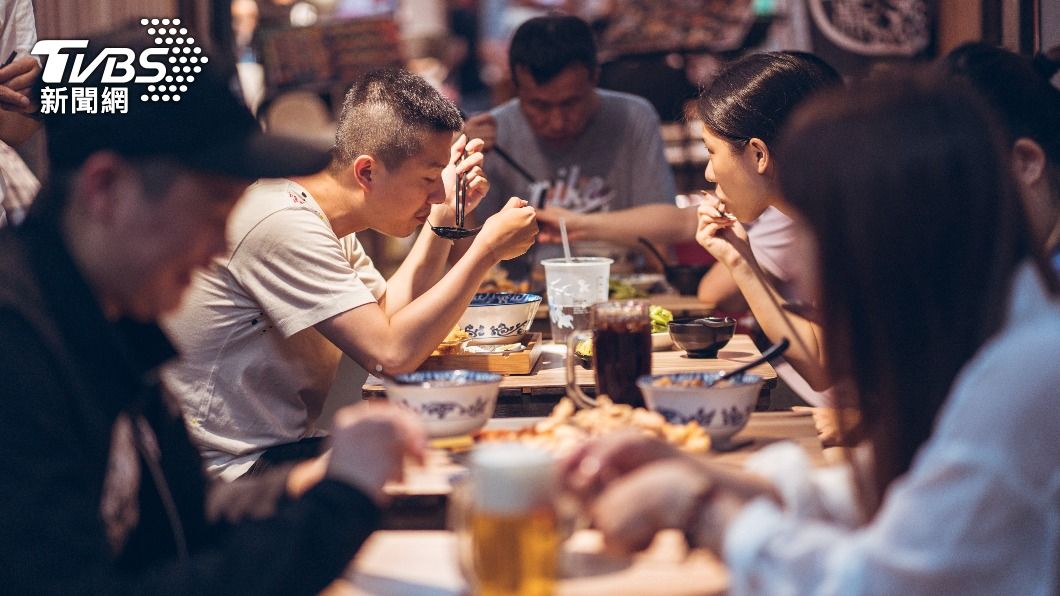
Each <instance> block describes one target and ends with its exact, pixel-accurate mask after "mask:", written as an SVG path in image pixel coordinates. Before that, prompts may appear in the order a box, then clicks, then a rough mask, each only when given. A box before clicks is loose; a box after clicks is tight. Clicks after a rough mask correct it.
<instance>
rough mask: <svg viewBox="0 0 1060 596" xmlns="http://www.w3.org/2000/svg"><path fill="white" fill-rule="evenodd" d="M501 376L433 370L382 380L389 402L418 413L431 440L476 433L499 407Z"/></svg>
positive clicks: (477, 372) (465, 371)
mask: <svg viewBox="0 0 1060 596" xmlns="http://www.w3.org/2000/svg"><path fill="white" fill-rule="evenodd" d="M501 378H502V377H501V375H498V374H496V373H489V372H481V371H474V370H431V371H416V372H412V373H406V374H402V375H396V376H395V377H394V378H393V379H383V385H384V386H386V394H387V397H388V398H389V399H390V401H391V402H392V403H394V404H397V405H398V406H401V407H403V408H408V409H409V410H412V411H413V412H415V413H416V414H417V415H418V416H419V417H420V420H421V421H422V422H423V425H424V427H425V428H426V429H427V434H428V435H429V436H431V437H452V436H456V435H463V434H467V433H471V432H474V431H476V430H478V429H480V428H482V427H483V426H485V424H486V422H487V421H489V419H490V416H492V415H493V409H494V408H495V407H496V406H497V390H498V388H499V387H500V384H501Z"/></svg>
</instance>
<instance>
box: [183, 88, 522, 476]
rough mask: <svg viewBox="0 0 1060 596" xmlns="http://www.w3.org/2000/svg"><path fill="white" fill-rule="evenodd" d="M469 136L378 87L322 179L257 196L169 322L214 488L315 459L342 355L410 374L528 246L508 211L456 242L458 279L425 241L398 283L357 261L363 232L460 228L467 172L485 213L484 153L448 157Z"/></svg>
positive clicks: (351, 103) (361, 100)
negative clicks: (485, 284)
mask: <svg viewBox="0 0 1060 596" xmlns="http://www.w3.org/2000/svg"><path fill="white" fill-rule="evenodd" d="M462 124H463V121H462V120H461V118H460V114H459V112H457V109H456V107H455V106H454V105H453V104H452V102H450V101H448V100H446V99H445V98H443V97H442V96H441V95H439V93H438V92H437V91H436V90H435V89H434V88H432V87H431V86H430V85H429V84H428V83H427V82H426V81H425V80H423V79H422V78H420V77H417V76H415V75H413V74H410V73H408V72H405V71H401V70H396V69H387V70H380V71H375V72H372V73H368V74H366V75H365V76H363V77H362V78H361V79H360V80H359V81H357V82H356V83H355V84H354V85H353V86H352V87H351V88H350V91H349V92H348V93H347V94H346V98H345V100H344V101H343V105H342V109H341V111H340V114H339V124H338V132H337V134H336V140H335V148H334V149H333V151H332V161H331V163H330V165H329V166H328V168H327V169H326V170H324V171H322V172H320V173H318V174H313V175H310V176H302V177H293V178H284V179H275V180H262V181H259V182H258V183H257V184H255V185H253V186H252V187H250V189H249V191H248V192H247V195H246V197H245V198H244V200H243V202H242V203H241V204H240V205H239V207H237V208H236V210H235V212H234V213H233V216H232V219H231V221H230V223H229V228H228V235H229V242H230V245H229V250H228V251H227V252H226V253H225V254H224V255H222V256H221V257H220V258H218V259H216V260H215V261H214V262H213V263H211V265H210V267H209V268H208V269H207V270H205V271H203V272H201V273H199V274H198V275H197V276H196V277H195V279H194V280H193V282H192V287H191V290H190V291H189V292H188V297H187V300H186V301H185V303H184V305H183V306H182V307H181V308H180V310H178V311H177V312H175V313H174V314H173V315H172V316H171V317H169V318H167V319H166V321H165V326H166V329H167V330H168V331H169V332H170V333H171V334H172V335H173V338H174V342H175V343H176V344H177V346H178V347H179V348H180V349H181V351H182V353H183V355H184V357H183V358H182V359H181V361H179V362H178V363H176V364H175V365H174V366H173V367H171V368H170V369H169V370H167V372H166V378H167V380H169V382H170V383H171V384H172V386H173V389H174V392H175V393H176V394H177V395H178V396H179V397H180V398H181V400H182V402H183V405H184V411H185V414H186V415H187V417H188V420H189V421H190V423H191V435H192V437H193V439H194V440H195V442H196V443H197V444H198V446H199V447H200V448H201V449H202V450H203V452H204V454H205V456H206V459H207V463H208V469H209V470H210V471H211V472H212V473H217V474H220V475H221V476H222V477H223V478H225V479H234V478H236V477H239V476H241V475H243V474H247V473H250V474H257V473H260V472H261V471H263V470H266V469H268V468H269V467H270V466H273V465H276V464H278V463H282V462H287V461H294V460H302V459H308V458H311V457H314V456H316V455H317V454H318V453H319V452H320V451H321V446H322V444H323V440H324V438H323V436H322V433H321V432H320V430H319V429H316V428H315V427H314V422H315V421H316V419H317V417H318V416H319V415H320V412H321V409H322V407H323V404H324V400H325V398H326V397H327V395H328V393H329V391H330V389H331V386H332V383H333V382H334V380H335V375H336V373H337V371H338V366H339V360H340V357H341V355H342V354H343V353H345V354H347V355H348V356H349V357H350V358H352V359H353V360H354V361H355V362H357V363H358V364H360V365H361V366H362V367H364V368H365V370H368V371H380V370H381V371H383V372H385V373H387V374H396V373H400V372H407V371H411V370H414V369H416V367H418V366H419V365H420V364H421V363H422V362H423V361H424V360H425V359H426V358H427V357H428V356H430V354H431V352H432V351H433V350H434V349H435V348H436V347H437V346H438V344H439V343H441V341H442V340H443V339H445V337H446V336H447V334H448V333H449V332H450V331H451V330H452V329H453V327H454V326H455V325H456V323H457V322H458V321H459V319H460V316H461V315H462V314H463V313H464V311H465V310H466V308H467V305H468V304H469V303H470V302H471V298H472V297H473V296H474V294H475V292H476V291H477V290H478V287H479V284H480V283H481V282H482V279H483V277H484V276H485V275H486V273H487V271H488V270H489V269H490V268H491V267H493V266H494V265H496V264H497V263H498V262H500V261H502V260H504V259H509V258H513V257H516V256H518V255H521V254H523V253H524V252H526V250H527V248H528V247H529V246H530V245H531V244H532V243H533V241H534V236H535V234H536V233H537V225H536V224H535V220H534V209H533V208H531V207H528V206H527V205H526V202H525V201H522V200H520V199H516V198H513V199H511V200H509V201H508V204H507V205H506V206H505V208H504V209H502V210H501V211H500V212H498V213H497V214H495V215H493V216H492V217H490V218H489V219H488V220H486V222H485V224H484V225H483V227H482V230H481V231H480V232H479V233H478V235H476V236H475V237H474V238H473V239H469V240H462V241H460V242H463V243H464V244H466V245H467V248H466V250H465V252H464V254H463V256H462V257H461V258H460V259H459V260H458V261H457V262H456V263H455V264H454V265H453V267H452V268H451V269H449V271H448V272H446V261H447V259H448V257H449V251H450V249H451V247H452V246H453V241H451V240H446V239H443V238H440V237H439V236H437V235H436V234H434V233H433V232H432V231H431V230H430V229H429V227H428V226H424V227H423V230H422V232H421V233H420V235H419V237H418V238H417V240H416V243H415V244H414V245H413V247H412V251H411V252H410V253H409V255H408V256H407V257H406V259H405V261H404V262H403V263H402V264H401V267H400V268H398V270H397V272H396V273H394V275H393V276H392V277H391V278H390V279H389V280H385V279H384V278H383V276H382V274H380V273H379V271H377V270H376V269H375V267H374V266H373V264H372V260H371V259H370V258H369V257H368V256H367V255H366V254H365V253H364V251H363V249H362V248H361V245H360V243H359V242H358V241H357V239H356V236H355V233H356V232H359V231H361V230H365V229H369V228H371V229H373V230H376V231H378V232H380V233H383V234H387V235H389V236H399V237H404V236H408V235H410V234H412V233H413V232H414V231H415V230H416V229H417V227H419V226H422V225H423V224H424V223H426V222H430V223H431V224H433V225H435V226H453V225H455V192H454V189H455V186H456V177H457V173H458V172H459V173H465V174H466V176H467V180H468V186H469V190H468V206H467V207H468V209H469V210H471V209H474V208H475V205H476V203H477V202H478V201H479V200H481V198H482V196H483V195H484V194H485V193H486V190H487V189H488V187H489V184H488V182H487V181H486V179H485V178H483V177H482V169H481V167H479V164H480V163H481V160H482V155H481V153H479V148H480V147H481V146H482V142H481V141H478V140H472V141H471V142H466V141H465V138H464V137H462V136H461V137H460V138H459V139H457V141H456V142H455V143H453V135H454V134H456V133H458V132H459V130H460V127H461V125H462ZM451 143H452V145H451ZM465 151H466V152H467V153H468V155H469V156H468V157H467V158H466V159H461V157H460V156H461V153H463V152H465ZM443 274H444V275H443Z"/></svg>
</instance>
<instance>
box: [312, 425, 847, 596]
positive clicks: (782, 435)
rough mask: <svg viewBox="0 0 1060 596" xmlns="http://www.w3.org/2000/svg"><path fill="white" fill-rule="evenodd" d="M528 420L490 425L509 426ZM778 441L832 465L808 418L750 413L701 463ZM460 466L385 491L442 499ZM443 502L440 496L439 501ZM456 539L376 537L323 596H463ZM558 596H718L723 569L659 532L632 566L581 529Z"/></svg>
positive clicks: (564, 562) (449, 464)
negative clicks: (727, 446) (727, 445)
mask: <svg viewBox="0 0 1060 596" xmlns="http://www.w3.org/2000/svg"><path fill="white" fill-rule="evenodd" d="M529 422H531V421H530V420H526V421H520V420H517V419H509V420H493V421H491V422H490V424H491V425H503V426H512V425H518V424H520V423H523V424H525V423H529ZM781 440H788V441H793V442H795V443H796V444H797V445H799V446H800V447H801V448H802V449H803V450H804V451H805V452H806V453H807V455H808V456H809V458H810V460H811V461H812V462H813V463H814V464H815V465H823V464H825V463H827V462H828V461H829V460H830V459H831V458H830V457H828V456H827V455H826V453H825V452H824V451H823V450H822V449H821V444H820V441H818V440H817V436H816V431H815V429H814V425H813V419H812V417H811V416H809V415H808V414H805V413H795V412H756V413H754V414H752V415H751V418H750V420H749V421H748V424H747V427H745V428H744V429H743V430H742V431H740V433H739V434H737V435H736V437H735V440H734V443H735V444H738V445H742V446H741V447H740V448H738V449H735V450H732V451H726V452H723V453H718V452H710V453H709V454H706V455H704V456H703V457H705V458H708V459H710V460H712V461H715V462H718V463H722V464H728V465H733V466H740V465H742V464H743V463H744V461H745V460H746V459H747V458H748V457H749V456H751V455H752V454H754V453H755V452H757V451H759V450H760V449H762V448H763V447H765V446H767V445H770V444H772V443H775V442H777V441H781ZM463 471H464V468H463V466H462V465H461V464H460V463H458V461H454V460H453V459H451V458H448V457H447V456H446V455H445V454H444V453H440V450H431V454H430V455H429V457H428V460H427V464H426V465H425V466H414V467H411V468H409V469H407V472H406V478H405V481H404V482H403V483H399V484H391V485H388V486H387V489H386V490H387V492H388V493H389V494H390V495H391V496H392V497H393V498H395V500H396V501H398V502H400V501H401V500H402V499H403V498H408V497H414V496H416V495H423V494H436V495H438V494H439V493H445V492H447V491H448V490H449V486H450V484H451V481H452V479H453V478H454V477H457V476H459V475H460V474H461V473H462V472H463ZM439 496H441V497H442V498H444V494H441V495H439ZM455 549H456V544H455V535H454V534H453V533H452V532H449V531H446V530H444V529H435V530H383V531H380V532H377V533H376V534H375V535H373V536H372V538H371V539H370V540H369V541H368V542H367V543H366V544H365V545H364V547H363V548H362V549H361V551H360V553H359V554H358V555H357V557H356V558H355V559H354V561H353V562H352V563H351V565H350V567H349V569H348V570H347V572H346V573H345V575H344V577H343V578H342V579H341V580H338V581H336V582H334V583H333V584H332V585H331V586H330V587H329V588H328V590H327V591H326V592H325V594H326V595H327V596H354V595H364V594H407V595H410V596H418V595H423V596H442V595H448V594H464V593H466V591H467V583H466V582H465V580H464V578H463V576H462V575H461V573H460V568H459V565H458V563H457V556H456V550H455ZM560 560H561V572H560V573H561V579H560V581H559V583H558V585H557V591H556V593H557V594H561V595H563V594H566V595H572V596H573V595H579V596H581V595H597V594H599V595H605V594H606V595H614V594H630V595H633V594H637V595H640V594H663V595H686V594H723V593H725V591H726V588H727V585H728V576H727V573H726V570H725V566H724V565H723V564H722V562H721V561H719V560H718V559H717V558H716V557H714V556H713V555H712V554H710V553H708V552H705V551H701V550H692V551H690V550H689V549H688V548H687V546H686V544H685V542H684V539H683V537H682V536H681V534H680V533H678V532H676V531H664V532H660V533H659V535H658V536H656V539H655V542H654V543H653V544H652V546H651V547H650V548H649V549H648V550H646V551H645V552H643V553H640V554H638V555H636V556H634V557H631V558H625V557H617V556H614V555H610V554H608V553H606V552H605V551H604V548H603V541H602V538H601V536H600V534H599V533H598V532H596V531H594V530H589V529H583V530H579V531H577V532H575V534H574V535H573V536H572V537H571V538H570V539H569V540H568V541H567V542H566V543H565V544H564V547H563V551H562V553H561V558H560Z"/></svg>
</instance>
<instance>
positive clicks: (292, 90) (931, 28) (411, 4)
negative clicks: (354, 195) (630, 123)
mask: <svg viewBox="0 0 1060 596" xmlns="http://www.w3.org/2000/svg"><path fill="white" fill-rule="evenodd" d="M874 5H875V6H874ZM34 6H35V10H36V16H37V27H38V37H39V38H40V39H57V38H79V37H84V36H86V35H89V34H91V33H93V32H97V31H101V30H105V29H107V28H109V27H112V26H114V25H115V24H117V23H122V22H125V21H128V20H131V19H139V18H141V17H144V16H159V17H164V16H179V17H180V18H182V19H183V20H184V22H185V23H188V24H189V25H191V26H192V27H194V28H195V29H196V30H198V31H200V39H201V40H202V42H203V43H204V44H206V45H209V46H211V47H212V48H213V49H214V50H215V51H218V52H227V53H230V55H232V56H234V57H235V63H236V72H235V73H233V76H234V77H236V78H238V80H239V82H240V84H241V86H242V88H243V92H244V96H245V97H246V99H247V101H248V104H249V105H250V107H251V108H252V109H254V110H255V111H256V112H257V114H258V117H259V119H260V120H261V122H262V123H263V125H264V126H266V127H268V128H270V129H273V130H276V131H280V132H286V133H288V134H294V135H299V136H304V137H306V138H309V139H311V140H314V141H316V142H319V143H321V144H324V145H327V146H330V144H331V140H332V139H333V135H334V115H335V114H334V109H335V108H336V107H337V105H338V104H339V103H340V102H341V98H342V95H343V93H344V92H345V90H346V88H347V87H348V85H349V83H350V81H352V80H353V79H354V78H356V77H357V76H358V75H359V74H360V73H362V72H364V71H365V70H367V69H370V68H373V67H377V66H380V65H389V64H403V65H405V66H407V67H408V68H409V69H410V70H413V71H414V72H417V73H419V74H421V75H423V76H424V77H425V78H427V79H428V80H429V81H431V82H432V83H433V84H435V85H436V86H437V87H439V88H440V89H441V90H442V91H443V93H445V94H446V95H447V96H449V97H451V98H452V99H453V100H454V101H456V102H457V103H458V105H460V107H461V108H462V109H463V110H464V111H465V112H466V113H468V114H474V113H477V112H480V111H483V110H487V109H489V108H490V107H491V106H493V105H496V104H498V103H500V102H502V101H504V100H506V99H508V98H509V97H511V95H512V93H513V91H512V88H511V84H510V81H509V78H508V73H507V57H506V45H507V39H508V37H509V36H510V35H511V33H512V32H513V31H514V29H515V28H516V27H517V26H518V24H519V23H521V22H522V21H524V20H526V19H527V18H530V17H531V16H534V15H537V14H543V13H545V12H547V11H549V10H553V9H562V10H565V11H568V12H572V13H575V14H578V15H580V16H583V17H584V18H586V19H587V20H589V21H590V22H591V23H592V24H593V27H594V29H595V30H596V31H597V33H598V36H599V43H600V51H601V59H602V60H601V61H602V74H601V86H603V87H607V88H612V89H617V90H622V91H627V92H630V93H634V94H638V95H642V96H644V97H646V98H647V99H648V100H649V101H651V102H652V103H653V104H654V105H655V107H656V110H657V111H658V112H659V113H660V116H661V117H662V120H663V124H662V127H663V130H662V132H663V138H664V140H665V141H666V144H667V147H666V155H667V159H668V161H669V162H670V164H671V166H672V168H673V170H674V173H675V177H676V180H677V183H678V190H679V192H695V191H696V190H698V189H699V188H700V187H701V186H700V185H701V183H702V171H703V168H704V167H705V163H706V154H705V151H704V150H703V149H702V143H701V141H700V140H699V135H698V133H697V132H696V129H695V123H694V122H688V121H686V119H685V118H684V115H683V105H684V102H685V101H687V100H688V99H691V98H692V97H694V96H695V94H696V90H697V88H698V86H700V85H702V84H703V83H705V82H707V81H709V79H710V77H711V76H712V74H713V73H714V72H716V71H717V70H718V69H719V67H720V65H722V64H724V63H725V62H726V61H728V60H732V59H734V58H736V57H739V56H741V55H743V54H744V53H747V52H753V51H764V50H773V49H799V50H807V51H813V52H815V53H818V54H819V55H821V56H822V57H824V58H825V59H826V60H828V61H829V62H830V63H832V64H833V65H835V66H836V67H837V68H838V69H839V70H840V71H841V72H842V73H843V74H844V75H845V76H851V77H856V76H861V75H864V74H866V73H868V72H871V70H872V69H876V68H881V67H885V66H886V65H888V64H894V63H902V62H908V61H924V60H930V59H932V58H934V57H936V56H938V55H940V54H943V53H945V52H947V51H948V50H950V49H951V48H953V47H956V46H957V45H959V44H960V43H962V42H965V41H971V40H983V41H987V42H990V43H994V44H998V45H1003V46H1005V47H1007V48H1009V49H1013V50H1016V51H1019V52H1022V53H1027V54H1030V53H1033V52H1035V51H1038V50H1041V49H1047V48H1050V47H1053V46H1055V45H1057V44H1060V1H1057V0H899V1H894V0H892V1H888V2H884V1H883V0H877V2H875V3H872V2H868V3H867V2H864V0H683V1H681V2H672V1H667V0H97V1H92V2H86V1H84V0H34ZM884 8H888V9H890V10H894V11H901V12H902V15H901V18H900V19H892V23H895V24H896V25H895V26H891V27H886V28H881V27H880V26H879V21H878V20H877V19H874V18H873V14H872V11H873V10H883V9H884ZM677 13H686V14H677ZM892 15H893V13H892ZM201 32H207V34H205V35H204V34H203V33H201ZM39 137H40V135H38V138H36V139H34V140H33V141H32V142H30V143H26V144H25V145H24V146H23V147H22V148H21V150H20V151H21V152H23V153H24V154H25V158H26V160H27V163H29V164H30V166H31V168H33V169H35V170H37V173H38V175H41V174H44V173H45V172H44V171H43V170H44V168H45V167H46V165H45V164H44V163H43V161H44V160H43V158H42V155H43V141H42V139H41V138H39ZM358 236H359V237H360V238H361V240H362V242H364V243H365V244H366V246H367V248H368V250H369V253H370V254H371V255H372V256H373V258H375V259H376V262H377V264H378V265H379V268H380V269H381V270H382V271H383V272H384V273H386V272H388V271H392V270H393V269H394V268H396V265H397V263H399V262H400V260H401V259H402V258H403V256H404V254H405V252H406V251H407V250H408V247H409V246H410V245H411V239H405V240H401V239H388V238H383V237H380V236H378V235H375V234H372V233H366V234H359V235H358ZM678 256H680V255H678ZM364 376H365V373H364V372H363V371H361V370H358V367H357V366H356V365H354V364H353V363H352V361H349V360H348V359H344V363H343V366H342V368H341V369H340V372H339V377H340V378H339V380H338V382H336V383H335V389H334V391H333V393H335V395H332V396H331V397H330V398H329V400H328V409H329V411H333V409H334V408H337V407H339V406H341V405H344V404H346V403H350V402H351V401H354V400H357V399H359V397H360V386H361V382H362V380H363V378H364ZM328 417H329V412H325V416H324V419H323V420H321V424H327V418H328Z"/></svg>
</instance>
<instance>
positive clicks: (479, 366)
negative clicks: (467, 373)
mask: <svg viewBox="0 0 1060 596" xmlns="http://www.w3.org/2000/svg"><path fill="white" fill-rule="evenodd" d="M520 341H521V342H522V344H523V345H524V346H526V347H525V348H524V349H523V350H522V351H521V352H508V353H506V354H473V353H468V352H455V353H450V354H432V355H431V357H430V358H428V359H427V361H426V362H424V363H423V366H420V370H451V369H456V368H463V369H467V370H483V371H487V372H495V373H500V374H502V375H528V374H530V373H531V371H533V370H534V366H535V365H536V364H537V360H538V358H540V357H541V333H540V332H535V333H527V334H526V335H524V336H523V337H522V338H521V340H520ZM512 343H515V342H512Z"/></svg>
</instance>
